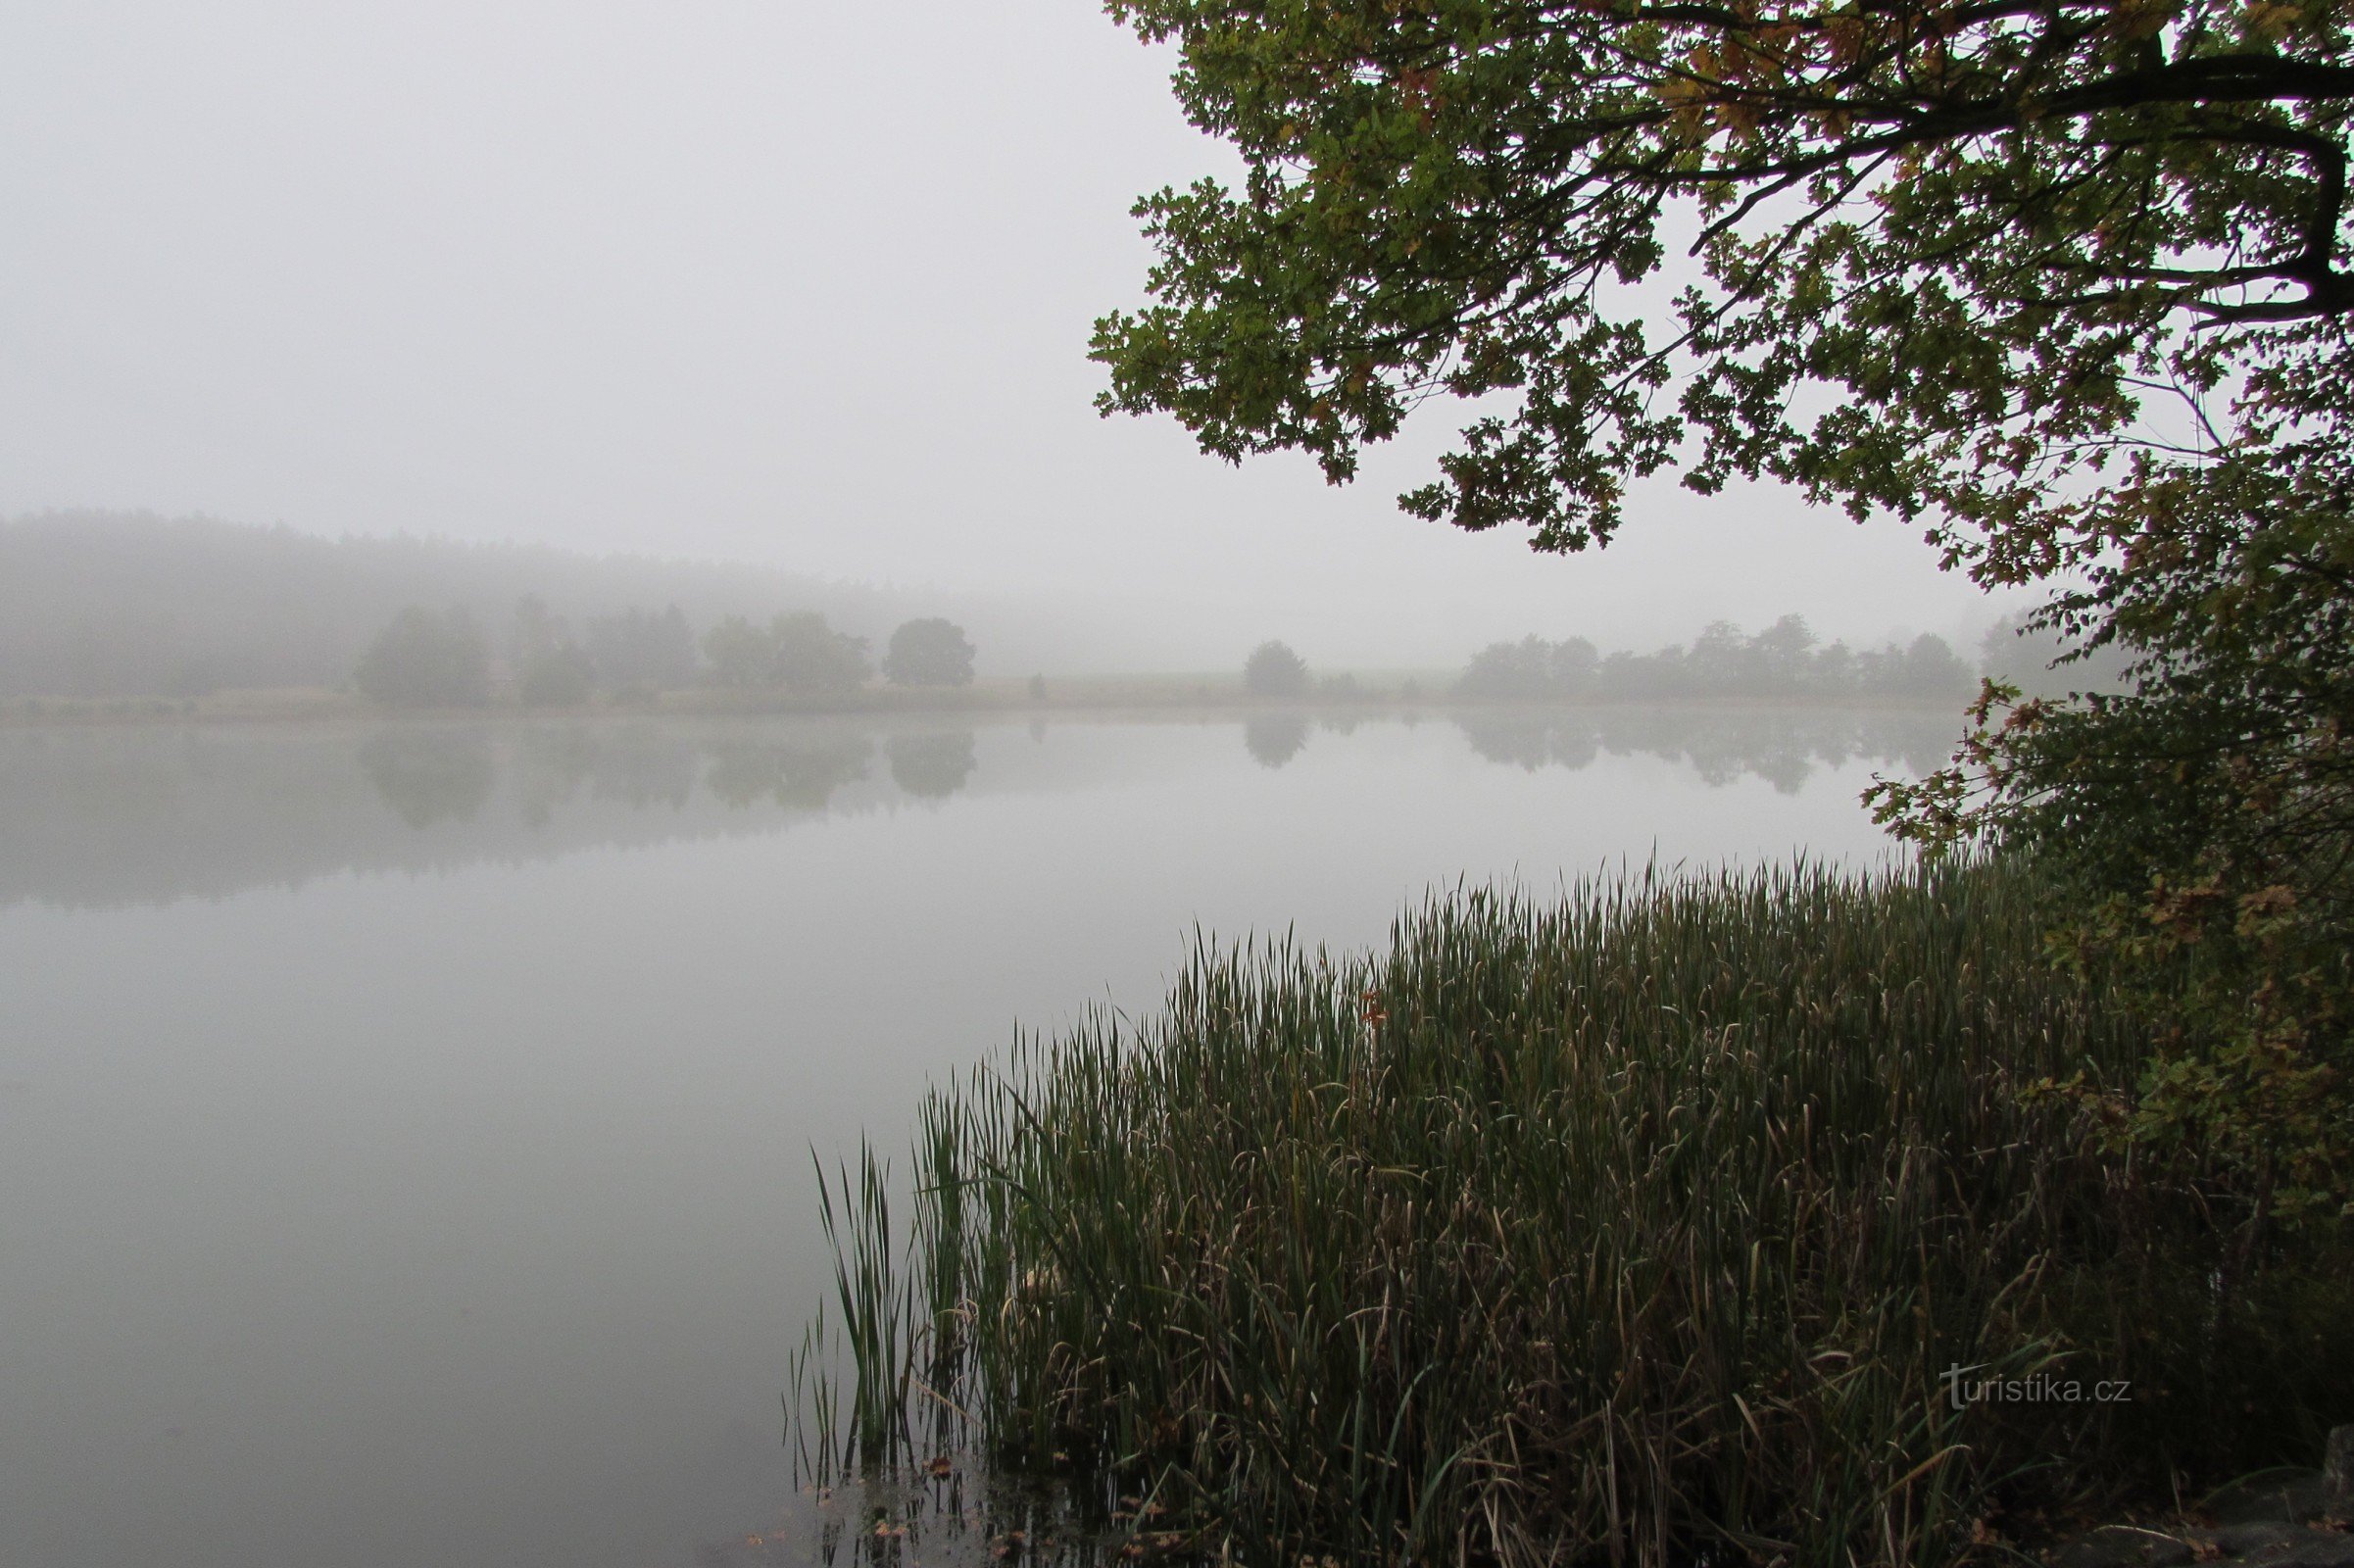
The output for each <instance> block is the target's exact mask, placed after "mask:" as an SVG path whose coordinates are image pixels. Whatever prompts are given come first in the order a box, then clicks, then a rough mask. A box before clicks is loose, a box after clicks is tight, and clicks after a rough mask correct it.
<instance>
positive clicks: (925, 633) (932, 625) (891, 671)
mask: <svg viewBox="0 0 2354 1568" xmlns="http://www.w3.org/2000/svg"><path fill="white" fill-rule="evenodd" d="M972 661H973V646H972V644H971V643H970V642H968V641H967V640H966V639H965V636H964V628H963V627H961V626H958V625H956V624H955V623H954V622H952V621H947V620H943V619H941V618H940V617H939V616H937V615H934V616H931V617H929V618H927V619H923V620H910V621H907V622H906V623H905V624H903V625H902V626H901V627H900V628H899V630H897V631H895V632H893V633H892V634H891V646H890V647H889V648H888V649H887V650H885V651H884V654H883V678H884V679H885V680H887V681H889V682H890V683H891V684H892V685H894V686H970V685H971V684H972Z"/></svg>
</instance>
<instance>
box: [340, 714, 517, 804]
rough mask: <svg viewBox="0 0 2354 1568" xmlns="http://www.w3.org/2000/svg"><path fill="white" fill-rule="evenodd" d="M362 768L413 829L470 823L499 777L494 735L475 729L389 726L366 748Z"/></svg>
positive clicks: (363, 748)
mask: <svg viewBox="0 0 2354 1568" xmlns="http://www.w3.org/2000/svg"><path fill="white" fill-rule="evenodd" d="M360 769H361V771H362V772H364V773H366V774H367V775H368V782H369V783H371V784H373V785H374V786H375V787H376V793H377V794H378V795H380V796H382V797H383V798H384V804H385V805H387V806H389V807H391V808H392V809H393V810H394V811H396V812H398V813H399V814H400V817H401V820H402V821H404V822H407V823H408V824H409V825H410V826H411V827H418V828H421V827H425V826H427V825H429V824H431V823H434V822H438V821H441V820H442V819H443V818H445V817H448V818H455V819H456V820H458V821H461V822H465V821H470V820H472V818H473V815H474V813H475V812H477V811H479V810H481V809H482V804H483V803H484V802H485V801H487V800H489V799H490V790H491V784H492V782H493V780H494V779H495V778H496V776H497V773H496V769H495V768H494V767H493V765H492V762H491V755H490V739H489V737H487V736H486V735H484V734H483V733H482V732H481V731H479V730H475V729H388V730H384V731H381V732H380V733H378V734H376V735H373V736H370V737H369V738H368V740H367V741H366V742H364V743H363V744H362V745H361V747H360Z"/></svg>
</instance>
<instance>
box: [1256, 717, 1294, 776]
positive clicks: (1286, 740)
mask: <svg viewBox="0 0 2354 1568" xmlns="http://www.w3.org/2000/svg"><path fill="white" fill-rule="evenodd" d="M1306 744H1307V715H1306V714H1305V713H1253V714H1251V716H1250V717H1249V718H1247V719H1245V720H1243V745H1244V746H1245V747H1246V748H1247V749H1249V751H1250V753H1251V756H1252V757H1253V758H1255V759H1257V760H1258V765H1259V766H1261V767H1281V766H1283V764H1284V763H1286V762H1288V761H1290V760H1292V759H1293V758H1295V757H1298V756H1299V755H1300V748H1301V747H1303V746H1305V745H1306Z"/></svg>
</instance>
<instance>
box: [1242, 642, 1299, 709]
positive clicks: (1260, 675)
mask: <svg viewBox="0 0 2354 1568" xmlns="http://www.w3.org/2000/svg"><path fill="white" fill-rule="evenodd" d="M1308 686H1309V682H1308V673H1307V661H1306V660H1304V659H1302V658H1300V656H1299V654H1297V653H1295V652H1294V651H1293V650H1292V646H1291V645H1290V644H1289V643H1284V642H1277V641H1273V640H1269V641H1267V642H1263V643H1260V644H1259V645H1258V646H1257V647H1256V648H1253V649H1251V657H1250V658H1249V659H1246V660H1244V661H1243V689H1244V690H1245V691H1247V692H1249V693H1250V694H1251V696H1253V697H1275V698H1283V699H1286V700H1297V699H1300V698H1303V697H1305V696H1306V695H1307V694H1308Z"/></svg>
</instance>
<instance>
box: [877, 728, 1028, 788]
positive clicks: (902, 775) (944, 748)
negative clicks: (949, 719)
mask: <svg viewBox="0 0 2354 1568" xmlns="http://www.w3.org/2000/svg"><path fill="white" fill-rule="evenodd" d="M1033 738H1034V739H1035V738H1036V737H1035V736H1034V737H1033ZM973 740H974V736H973V732H972V731H971V730H968V729H963V730H944V731H941V732H939V733H937V734H931V735H894V736H892V737H891V739H890V740H889V741H887V742H885V743H884V747H883V749H884V750H885V751H886V752H888V753H889V754H890V757H891V782H892V783H894V784H897V785H898V786H899V787H900V788H901V789H903V790H906V791H907V793H908V794H909V795H912V796H915V797H916V798H917V799H919V800H927V801H940V800H946V799H947V798H948V797H950V796H952V795H954V794H956V792H957V791H958V790H960V789H962V788H964V781H965V780H966V779H968V778H970V777H972V771H973V769H974V768H975V767H976V766H978V765H979V764H980V759H979V758H978V757H976V756H975V755H974V753H973Z"/></svg>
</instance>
